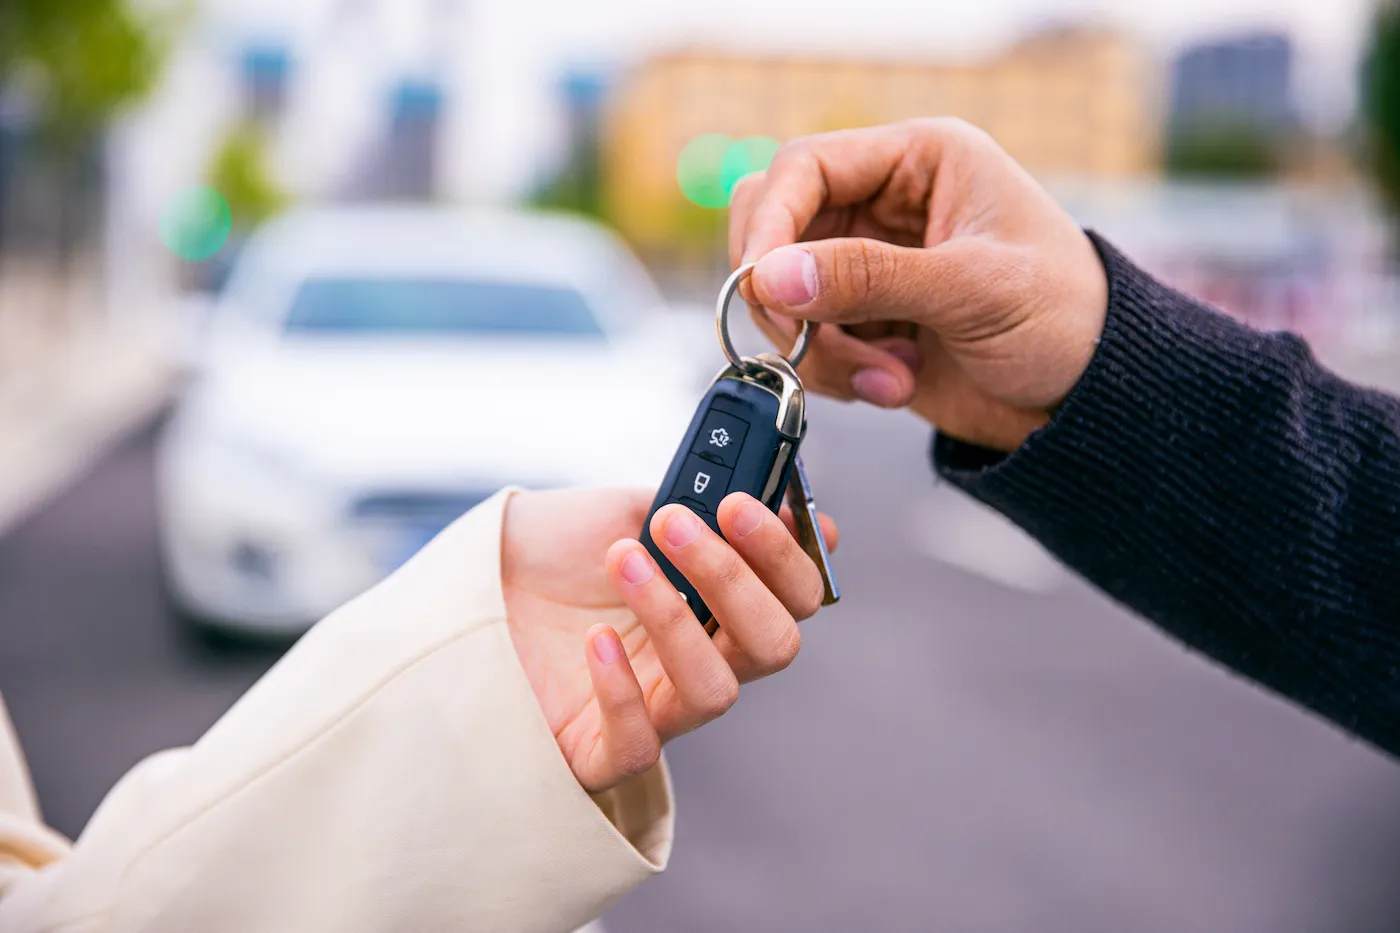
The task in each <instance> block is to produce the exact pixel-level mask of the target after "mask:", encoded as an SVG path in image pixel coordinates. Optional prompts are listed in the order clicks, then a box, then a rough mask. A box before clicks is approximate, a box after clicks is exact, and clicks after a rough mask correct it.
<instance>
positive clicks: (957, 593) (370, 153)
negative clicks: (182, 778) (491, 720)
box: [0, 0, 1400, 933]
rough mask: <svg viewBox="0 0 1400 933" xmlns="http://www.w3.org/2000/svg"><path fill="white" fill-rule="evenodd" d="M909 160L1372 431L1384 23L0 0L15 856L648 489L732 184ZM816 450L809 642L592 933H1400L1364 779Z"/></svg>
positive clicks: (1383, 281)
mask: <svg viewBox="0 0 1400 933" xmlns="http://www.w3.org/2000/svg"><path fill="white" fill-rule="evenodd" d="M938 114H951V115H956V116H959V117H962V118H965V119H967V120H969V121H971V122H973V123H976V124H978V125H980V126H982V127H984V128H985V129H987V130H988V131H990V132H991V133H992V135H993V136H995V137H996V138H997V139H998V140H999V141H1000V142H1001V143H1002V144H1003V145H1004V146H1005V147H1006V148H1007V149H1008V150H1009V151H1010V152H1011V153H1012V154H1013V155H1014V156H1015V157H1016V158H1018V159H1019V160H1021V161H1022V162H1023V163H1024V164H1025V165H1026V166H1027V167H1028V168H1029V169H1030V170H1031V171H1032V172H1033V173H1034V174H1035V175H1036V176H1037V177H1038V178H1040V179H1041V180H1042V181H1044V183H1045V184H1046V185H1048V186H1049V187H1050V188H1051V190H1052V191H1054V192H1055V193H1056V194H1057V196H1059V197H1060V198H1061V199H1062V201H1063V202H1064V203H1065V204H1066V205H1067V206H1068V207H1069V209H1070V210H1071V211H1072V212H1073V213H1074V214H1075V216H1076V217H1077V218H1079V219H1080V220H1081V222H1082V223H1084V224H1085V225H1088V226H1093V227H1095V228H1097V229H1099V230H1100V231H1102V232H1103V233H1105V234H1106V235H1107V236H1108V237H1110V238H1111V239H1113V240H1114V241H1115V242H1117V243H1118V244H1119V245H1120V246H1121V247H1123V248H1124V249H1126V250H1127V251H1128V252H1129V253H1131V254H1132V255H1134V256H1135V257H1136V258H1137V259H1138V260H1139V261H1141V262H1142V263H1143V264H1144V265H1146V266H1147V267H1148V268H1150V269H1151V270H1152V271H1154V272H1156V273H1158V274H1159V275H1161V276H1163V277H1165V278H1167V279H1168V280H1169V281H1171V282H1173V283H1175V284H1178V285H1180V286H1182V287H1184V288H1187V289H1189V290H1192V291H1194V292H1195V293H1197V294H1200V295H1202V296H1204V297H1206V298H1208V299H1209V300H1211V301H1213V302H1215V303H1217V304H1219V305H1220V306H1221V307H1223V308H1224V309H1226V310H1227V311H1229V312H1230V313H1232V314H1235V315H1238V316H1240V317H1241V318H1244V319H1246V320H1249V321H1251V322H1253V323H1255V324H1257V325H1259V326H1262V327H1266V328H1288V329H1293V330H1296V331H1299V332H1301V333H1302V334H1304V335H1305V336H1306V337H1308V339H1309V340H1310V341H1311V342H1312V344H1313V346H1314V347H1315V349H1316V351H1317V352H1318V353H1319V354H1320V355H1321V356H1322V357H1323V358H1324V359H1325V360H1326V361H1327V362H1328V363H1329V364H1330V365H1332V366H1333V367H1335V368H1337V369H1338V370H1340V371H1341V372H1343V373H1345V374H1347V375H1349V376H1351V377H1353V378H1357V379H1361V380H1364V381H1367V382H1371V383H1374V384H1377V385H1380V386H1383V387H1387V388H1391V389H1400V331H1397V324H1398V323H1400V279H1397V265H1396V263H1395V259H1396V257H1397V255H1400V253H1398V252H1397V250H1400V239H1397V237H1396V232H1397V227H1396V224H1395V218H1396V216H1397V215H1396V211H1397V208H1400V7H1397V6H1395V5H1393V4H1392V5H1390V6H1385V5H1383V4H1380V3H1376V2H1372V0H1331V2H1329V3H1307V2H1303V0H1222V2H1214V3H1211V2H1206V0H1174V2H1171V3H1166V2H1153V0H1145V2H1141V3H1137V4H1133V5H1131V6H1129V5H1125V4H1118V3H1113V2H1110V0H983V2H981V3H976V4H931V3H920V2H914V0H866V2H864V3H861V4H842V5H823V4H811V3H799V2H796V0H744V2H739V0H712V2H710V3H706V4H664V3H645V2H641V0H594V2H592V3H588V4H565V3H547V2H540V0H515V2H512V3H502V2H491V0H278V2H275V3H274V2H271V0H179V2H175V0H172V2H161V0H3V5H0V634H3V638H2V639H0V689H3V690H4V692H5V695H6V697H7V699H8V702H9V704H10V707H11V711H12V713H13V716H14V719H15V721H16V725H17V728H18V730H19V733H20V737H21V739H22V740H23V741H24V743H25V745H26V748H27V750H28V752H29V754H30V756H31V759H32V766H33V770H34V774H35V780H36V783H37V785H38V790H39V794H40V797H41V799H42V801H43V804H44V806H45V808H46V812H47V815H48V816H49V818H50V819H51V821H52V822H53V823H54V824H55V825H56V826H57V827H58V828H59V829H60V830H62V831H64V832H66V833H69V834H76V833H78V832H79V831H80V830H81V828H82V826H83V824H84V823H85V822H86V820H87V818H88V817H89V816H90V814H91V813H92V811H93V809H94V808H95V807H96V805H97V803H98V802H99V801H100V799H101V797H102V795H103V793H104V792H105V791H106V789H107V788H108V787H110V785H111V784H112V783H113V782H114V781H115V780H116V778H117V777H119V776H120V774H121V773H122V772H124V771H125V770H126V769H127V768H129V767H130V766H132V765H133V764H135V763H136V762H137V761H138V760H139V759H140V758H141V757H143V756H144V755H146V754H148V753H150V752H152V751H154V750H156V749H158V748H161V747H164V746H167V745H171V744H178V743H185V742H189V741H191V740H193V739H194V738H195V737H196V736H198V735H199V734H200V732H201V731H202V730H204V729H205V728H207V727H208V726H209V724H211V723H212V722H213V721H214V719H215V718H216V717H217V716H218V715H219V714H220V713H221V712H222V711H223V710H224V709H225V708H226V707H227V706H228V704H229V703H231V702H232V701H233V699H234V698H236V697H237V696H238V695H239V694H240V693H241V692H242V691H243V690H244V689H246V688H247V686H248V685H249V684H251V683H252V682H253V680H254V679H255V678H256V677H257V676H258V675H259V674H260V673H261V672H262V671H264V670H265V669H266V668H267V667H268V666H269V665H270V664H271V663H273V661H275V660H276V658H277V656H278V655H279V654H280V652H281V651H282V650H283V649H284V648H285V646H286V644H287V642H288V641H289V640H290V639H291V638H292V637H294V636H295V635H296V634H297V633H298V632H299V631H301V630H302V629H304V627H305V626H306V625H307V624H308V623H310V622H311V621H312V620H314V619H315V618H317V617H318V616H319V615H320V614H321V613H323V612H324V611H326V610H327V609H329V608H331V607H332V606H334V605H336V604H338V603H339V602H341V601H343V600H344V599H345V598H347V597H349V596H350V595H353V594H354V593H355V592H357V591H359V590H360V589H363V588H364V587H365V586H368V585H370V584H372V583H373V582H374V581H375V580H376V579H378V578H379V577H381V576H382V575H384V574H385V573H387V572H390V571H391V570H392V569H393V568H394V567H396V566H398V564H399V563H401V562H402V561H403V560H404V559H406V558H407V557H408V556H409V555H411V554H412V553H413V552H414V550H416V548H417V547H419V546H421V544H423V543H424V542H425V541H426V540H428V539H429V538H430V537H431V536H432V535H433V534H434V533H436V532H437V531H438V530H440V529H441V528H442V527H443V526H444V525H445V524H446V523H447V522H449V521H451V519H452V518H453V517H455V516H456V515H457V514H460V512H461V511H463V510H464V509H466V508H469V507H470V506H471V505H472V504H474V503H475V502H477V501H479V500H480V499H481V498H482V497H484V496H486V495H489V494H490V493H491V491H493V490H494V489H496V488H499V487H500V486H501V485H503V484H505V483H522V484H525V485H530V486H557V485H571V484H582V483H598V482H639V483H655V482H656V481H657V480H658V479H659V477H660V476H661V474H662V472H663V471H664V467H665V464H666V462H667V460H668V459H669V457H670V454H671V452H672V449H673V446H674V444H675V443H676V441H677V439H678V438H679V436H680V434H681V431H682V429H683V428H684V425H685V423H686V421H687V419H688V417H689V415H690V412H691V410H692V407H693V405H694V403H695V400H696V399H697V398H698V397H699V394H700V391H701V389H702V387H703V385H704V384H705V381H706V380H707V379H708V378H709V377H710V376H711V375H713V373H714V371H716V370H717V369H718V368H719V367H720V363H721V357H720V354H719V351H718V347H717V346H716V345H715V344H714V342H713V338H712V336H710V335H711V331H710V329H709V328H710V322H709V318H708V314H709V310H708V308H707V305H708V304H709V303H710V302H711V301H712V300H713V296H714V294H715V291H716V289H717V287H718V285H719V284H720V282H721V281H722V277H723V275H724V273H725V272H726V265H725V262H726V260H725V254H724V249H723V238H724V229H725V224H726V219H727V218H726V210H725V207H726V204H727V202H728V197H729V193H730V191H731V190H732V188H733V185H734V183H735V182H736V181H737V180H738V179H739V178H741V177H742V176H743V175H744V174H746V173H748V172H751V171H755V170H758V169H761V168H763V167H764V166H766V164H767V162H768V160H769V159H771V157H772V154H773V152H774V151H775V150H776V148H777V147H778V145H779V144H780V143H781V142H782V141H784V140H787V139H790V138H792V137H795V136H799V135H802V134H806V133H812V132H820V131H824V130H830V129H837V128H842V127H852V126H860V125H867V124H873V123H881V122H885V121H890V120H897V119H902V118H905V117H914V116H925V115H938ZM741 337H742V338H743V339H742V341H741V342H742V343H744V344H745V346H747V347H749V348H752V349H754V350H756V349H758V347H759V338H758V337H757V335H756V334H755V333H754V332H753V331H752V330H751V329H750V330H747V331H745V332H744V333H743V334H742V335H741ZM619 397H627V398H630V399H642V400H644V401H642V402H639V403H638V407H637V408H635V409H634V411H633V416H632V418H631V419H630V420H629V423H628V425H627V430H626V431H625V432H619V433H625V434H626V437H625V438H624V439H623V440H622V441H617V442H616V443H615V444H614V443H612V442H610V443H608V444H601V443H599V438H600V436H603V435H607V436H612V430H613V429H614V428H615V427H616V426H615V424H613V423H612V419H611V416H610V415H609V414H608V412H609V410H610V409H609V406H613V405H615V403H616V399H617V398H619ZM810 422H811V432H810V436H809V437H810V439H809V441H808V443H807V447H806V448H805V450H806V459H807V462H808V466H809V470H810V472H811V474H812V479H813V482H814V485H815V487H816V491H817V495H818V498H819V500H820V501H821V503H822V505H823V506H824V507H825V508H826V509H827V510H829V511H831V512H832V513H833V514H834V515H835V516H836V517H837V518H838V520H840V521H841V522H842V525H843V539H842V544H843V546H842V549H841V552H840V554H839V555H837V558H836V562H837V569H838V572H839V573H840V575H841V579H842V583H843V588H844V590H845V599H844V600H843V602H842V604H841V605H840V606H838V607H836V608H835V609H833V610H829V611H827V612H824V613H823V614H822V616H821V617H819V619H817V620H815V621H814V622H812V623H810V625H809V627H808V629H807V633H806V639H805V643H804V651H803V655H802V658H801V659H800V661H799V662H798V663H797V664H796V665H795V666H794V667H793V668H792V670H791V671H789V672H787V673H785V674H784V676H783V677H781V678H777V679H776V680H775V681H773V682H771V683H770V682H765V683H763V684H760V685H756V686H755V687H753V688H750V689H746V692H745V695H744V698H743V701H742V702H741V704H740V706H739V707H738V709H737V710H736V711H735V714H734V715H731V716H728V717H726V718H725V719H724V720H722V721H721V722H719V723H718V724H716V725H715V726H713V727H711V728H708V729H706V730H704V731H702V732H700V733H698V734H696V735H693V736H689V737H686V738H685V739H683V740H681V741H680V742H678V743H676V745H675V746H674V748H673V751H672V753H671V756H672V765H673V768H674V772H675V777H676V782H677V785H678V791H679V795H680V804H681V811H680V826H679V834H680V835H679V843H678V850H677V855H676V857H675V859H674V862H673V865H672V869H671V870H670V871H669V872H668V873H667V874H666V875H665V876H663V877H662V878H660V879H658V880H656V881H654V882H651V883H649V884H648V885H646V886H644V887H643V888H642V889H641V890H639V891H638V892H637V893H636V894H634V895H633V896H631V897H630V898H628V899H627V900H625V901H624V902H623V903H622V904H620V905H619V906H618V907H617V908H615V910H614V911H613V912H612V913H611V914H610V915H609V916H608V917H607V918H605V922H606V924H607V926H608V928H609V929H610V930H612V931H623V933H626V931H631V933H650V931H658V930H667V931H692V930H693V931H702V930H704V931H708V930H714V929H733V930H774V929H782V930H795V931H796V930H804V931H805V930H812V931H845V930H852V929H862V930H863V929H947V930H959V931H1007V933H1010V931H1023V930H1028V929H1035V930H1042V931H1064V933H1093V931H1103V933H1110V931H1115V933H1116V931H1120V930H1124V929H1132V930H1142V931H1159V930H1160V931H1182V930H1211V931H1241V933H1253V931H1257V933H1288V931H1298V933H1303V931H1317V930H1341V929H1345V930H1349V931H1394V930H1397V929H1400V888H1397V886H1396V885H1395V878H1396V877H1397V873H1400V772H1397V771H1396V769H1395V766H1394V763H1393V762H1392V761H1390V760H1388V759H1384V758H1382V757H1381V756H1379V755H1378V754H1376V753H1374V752H1372V751H1371V750H1369V749H1367V748H1364V747H1361V746H1359V745H1357V744H1356V743H1354V742H1351V741H1349V740H1347V739H1345V738H1344V737H1343V736H1341V735H1340V734H1338V733H1337V732H1335V731H1333V730H1332V729H1330V728H1329V727H1327V726H1324V725H1323V724H1321V723H1319V722H1317V721H1316V720H1314V719H1313V718H1311V717H1310V716H1308V715H1306V714H1304V713H1302V712H1300V711H1298V710H1296V709H1294V708H1292V707H1290V706H1288V705H1286V704H1284V703H1282V702H1280V701H1277V700H1275V699H1273V698H1271V697H1268V696H1265V695H1263V694H1261V693H1259V692H1257V691H1255V690H1253V689H1252V688H1250V687H1247V686H1245V685H1243V684H1240V683H1238V682H1236V681H1235V680H1233V679H1232V678H1230V677H1229V676H1227V675H1225V674H1223V673H1221V672H1220V671H1218V670H1215V669H1213V668H1211V667H1210V666H1209V665H1208V664H1206V663H1205V662H1203V661H1201V660H1200V659H1198V658H1195V657H1193V656H1190V655H1187V654H1186V653H1185V652H1183V651H1181V650H1180V649H1179V648H1177V647H1176V646H1175V645H1173V644H1171V643H1169V642H1167V641H1166V640H1165V639H1163V638H1162V637H1160V636H1159V635H1157V634H1156V633H1155V632H1153V631H1151V630H1150V629H1149V628H1147V627H1146V626H1145V625H1143V624H1142V623H1141V622H1139V621H1138V620H1135V619H1133V618H1131V617H1130V616H1128V615H1127V614H1125V613H1124V612H1123V611H1122V610H1120V609H1119V608H1117V607H1116V606H1114V605H1112V604H1110V603H1109V602H1108V601H1106V600H1105V599H1103V598H1102V597H1100V596H1098V595H1097V594H1096V593H1094V592H1093V591H1091V590H1090V589H1089V588H1088V587H1086V586H1085V585H1083V584H1082V583H1081V582H1080V581H1078V580H1077V579H1074V578H1072V577H1070V576H1069V575H1067V574H1066V573H1065V572H1063V571H1062V570H1061V569H1060V568H1058V566H1057V565H1056V564H1055V563H1054V562H1053V561H1051V560H1050V559H1049V558H1048V557H1047V556H1046V555H1045V554H1044V553H1043V552H1042V551H1041V550H1040V549H1039V548H1038V547H1037V546H1036V545H1035V544H1034V543H1033V542H1031V541H1030V540H1028V539H1027V538H1025V537H1024V536H1023V535H1021V534H1020V532H1019V531H1017V530H1016V529H1014V528H1012V527H1010V526H1008V525H1007V524H1006V523H1004V522H1003V521H1001V520H1000V519H999V518H998V517H996V516H994V515H991V514H989V513H987V512H986V511H984V510H983V509H981V508H980V507H979V506H977V505H975V504H974V503H971V502H969V501H967V500H965V499H963V498H961V497H959V496H957V495H956V494H955V493H952V492H950V491H948V490H947V489H943V488H937V487H935V485H934V483H933V479H932V476H931V473H930V471H929V470H928V468H927V464H926V460H925V448H926V445H927V430H926V429H925V428H921V427H920V426H919V425H918V424H916V423H915V422H913V421H912V419H909V418H907V417H905V416H903V415H901V414H899V413H883V412H873V411H865V410H858V409H853V408H848V407H844V406H839V405H834V404H830V403H826V402H818V403H815V404H814V406H813V410H812V413H811V415H810ZM871 458H874V459H875V462H878V463H880V464H881V465H882V469H887V470H889V471H890V472H889V475H882V476H881V478H880V480H879V482H876V483H872V482H871V481H870V475H871V474H870V472H869V467H868V464H869V462H870V461H871Z"/></svg>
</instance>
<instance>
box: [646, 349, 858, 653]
mask: <svg viewBox="0 0 1400 933" xmlns="http://www.w3.org/2000/svg"><path fill="white" fill-rule="evenodd" d="M805 409H806V402H805V395H804V393H803V389H802V381H801V379H799V378H798V376H797V373H796V371H795V370H794V369H793V368H792V366H791V365H790V364H789V363H788V361H787V360H785V359H784V358H782V357H781V356H776V355H773V354H761V355H760V356H758V357H745V358H744V359H743V360H742V361H741V362H740V363H739V364H738V365H733V366H730V367H728V368H727V369H725V370H724V371H723V372H721V373H720V374H719V376H717V377H716V378H715V381H714V382H713V383H712V384H711V385H710V388H709V390H708V391H707V392H706V393H705V397H704V399H703V400H701V402H700V406H699V408H698V409H696V412H695V417H694V418H692V419H691V421H690V427H689V428H688V429H687V430H686V433H685V438H684V439H683V440H682V441H681V445H680V448H679V449H678V450H677V451H676V455H675V457H674V458H672V460H671V466H670V468H669V469H668V470H667V471H666V478H665V479H664V480H663V481H662V483H661V488H660V489H659V490H658V492H657V496H656V501H655V502H653V503H652V506H651V510H650V512H649V513H648V515H647V524H646V525H645V526H644V527H643V529H642V534H641V541H642V544H643V545H644V546H645V547H646V548H647V550H648V551H650V552H651V555H652V557H654V558H656V562H657V563H658V564H660V565H661V569H662V570H663V571H664V572H665V574H666V577H667V579H669V580H670V581H671V583H672V584H673V585H674V586H675V587H676V589H677V590H679V591H680V593H681V595H682V596H684V597H685V599H686V601H687V602H688V603H689V604H690V607H691V609H692V610H693V611H694V612H695V617H696V618H697V619H699V620H700V622H701V623H702V624H704V625H705V626H706V627H707V628H708V629H709V630H710V631H711V632H712V633H713V631H714V627H715V626H714V625H713V621H714V620H713V615H712V613H711V612H710V610H709V608H708V607H707V606H706V605H705V603H704V600H703V599H702V598H701V596H700V594H699V592H698V591H697V590H696V589H695V587H694V586H692V585H691V583H690V581H688V580H687V579H686V578H685V577H684V576H683V575H682V574H681V572H680V571H679V570H677V569H676V567H675V566H674V565H673V564H672V563H671V562H670V561H669V560H668V559H667V558H666V555H665V554H664V553H663V552H662V551H661V549H660V548H659V547H657V545H656V542H655V541H653V540H652V537H651V516H652V514H654V513H655V512H656V510H657V509H659V508H661V507H662V506H663V505H665V504H667V503H669V502H679V503H681V504H683V505H686V506H688V507H689V508H690V509H691V510H692V511H694V512H695V514H696V515H697V516H699V517H700V519H701V520H702V521H704V522H705V523H706V524H707V525H709V526H710V527H711V528H712V529H714V531H715V532H716V533H717V534H723V532H721V531H720V528H719V519H718V517H717V513H718V511H719V504H720V502H721V501H723V499H724V497H725V496H727V495H728V494H729V493H731V492H738V491H742V492H746V493H748V494H749V495H751V496H753V497H754V498H755V499H758V500H759V501H760V502H762V503H763V504H764V505H766V506H768V508H770V509H772V510H773V511H774V512H777V511H778V509H779V507H780V506H781V504H782V501H783V497H784V494H785V493H786V492H787V490H788V488H789V485H790V481H791V478H792V476H793V474H794V471H797V472H798V473H800V472H801V469H802V466H801V461H800V460H799V459H798V449H799V447H800V446H801V444H802V438H803V436H804V434H805V433H806V429H807V423H806V412H805ZM794 493H795V495H794V496H792V499H793V502H792V507H793V514H794V518H795V519H796V524H797V526H798V538H799V541H800V542H801V543H802V544H803V547H804V549H806V550H807V552H808V554H810V555H811V556H812V557H813V559H814V560H815V561H816V562H817V564H818V567H819V568H820V569H821V572H822V579H823V581H824V582H825V584H826V599H825V600H824V602H835V601H836V599H837V598H839V594H838V593H837V590H836V585H835V581H834V579H833V577H832V575H831V567H830V562H829V557H828V555H827V552H826V543H825V541H824V540H823V539H822V535H821V527H820V525H818V524H817V522H816V508H815V503H814V502H813V501H812V497H811V492H810V488H809V487H808V486H807V483H806V477H805V475H803V476H802V477H801V481H800V482H799V483H798V485H797V486H796V487H794Z"/></svg>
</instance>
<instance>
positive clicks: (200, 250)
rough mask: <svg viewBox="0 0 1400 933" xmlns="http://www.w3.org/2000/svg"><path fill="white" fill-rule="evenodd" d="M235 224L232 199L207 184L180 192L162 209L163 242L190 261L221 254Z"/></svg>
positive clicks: (161, 234) (172, 250)
mask: <svg viewBox="0 0 1400 933" xmlns="http://www.w3.org/2000/svg"><path fill="white" fill-rule="evenodd" d="M232 226H233V213H232V212H231V211H230V210H229V206H228V201H227V200H225V199H224V196H223V195H222V194H220V193H219V192H217V191H215V190H214V189H213V188H209V187H205V186H203V185H200V186H197V187H194V188H186V189H184V190H183V191H180V192H177V193H176V194H175V195H174V196H173V197H171V198H170V200H169V201H167V202H166V203H165V208H164V209H163V210H162V211H161V212H160V240H161V242H162V243H164V244H165V247H166V249H168V250H170V251H171V252H172V253H174V254H175V255H176V256H179V257H180V258H181V259H184V260H186V261H187V262H199V261H200V260H203V259H208V258H209V257H210V256H213V255H214V254H215V253H217V252H218V251H219V250H220V249H222V248H223V245H224V243H225V242H227V240H228V234H229V230H230V228H232Z"/></svg>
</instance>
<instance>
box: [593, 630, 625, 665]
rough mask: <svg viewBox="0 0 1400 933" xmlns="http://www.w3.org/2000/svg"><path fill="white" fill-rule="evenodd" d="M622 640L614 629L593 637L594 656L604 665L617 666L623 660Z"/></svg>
mask: <svg viewBox="0 0 1400 933" xmlns="http://www.w3.org/2000/svg"><path fill="white" fill-rule="evenodd" d="M623 653H624V652H623V650H622V639H620V638H618V637H617V633H616V632H614V631H613V630H612V629H608V630H607V631H605V632H599V633H598V634H597V635H594V636H593V654H594V655H595V656H596V657H597V658H598V660H599V661H602V662H603V663H604V664H615V663H616V662H618V661H621V660H622V655H623Z"/></svg>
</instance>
